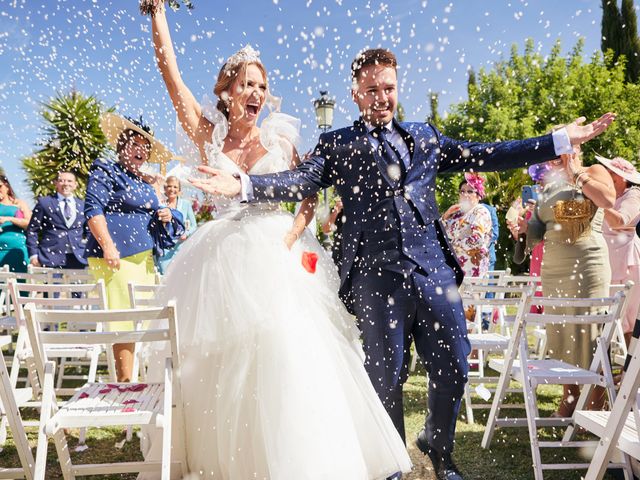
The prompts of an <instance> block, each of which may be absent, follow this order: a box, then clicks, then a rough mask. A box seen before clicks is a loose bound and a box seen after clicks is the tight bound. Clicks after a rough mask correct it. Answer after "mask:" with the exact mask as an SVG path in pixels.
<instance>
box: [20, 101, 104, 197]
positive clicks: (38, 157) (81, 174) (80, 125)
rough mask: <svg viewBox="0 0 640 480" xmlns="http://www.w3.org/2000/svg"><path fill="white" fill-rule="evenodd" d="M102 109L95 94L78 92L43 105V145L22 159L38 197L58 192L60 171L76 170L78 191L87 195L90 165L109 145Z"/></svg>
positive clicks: (32, 189) (28, 178)
mask: <svg viewBox="0 0 640 480" xmlns="http://www.w3.org/2000/svg"><path fill="white" fill-rule="evenodd" d="M101 111H102V107H101V105H100V103H99V102H98V100H97V99H96V98H95V97H93V96H88V97H87V96H84V95H83V94H81V93H80V92H77V91H73V92H71V93H70V94H58V95H57V96H56V97H54V98H52V99H51V100H50V101H49V102H48V103H46V104H44V105H43V110H42V118H43V120H44V125H43V127H42V130H43V137H44V138H43V140H42V141H41V142H40V145H41V147H40V148H39V149H38V150H37V151H36V152H34V153H33V154H32V155H31V156H29V157H27V158H24V159H23V160H22V166H23V168H24V170H25V171H26V173H27V181H28V183H29V185H30V187H31V191H32V192H33V195H34V196H35V197H37V196H41V195H49V194H51V193H53V192H54V191H55V187H54V181H55V179H56V177H57V176H58V172H59V171H69V172H73V173H74V174H75V175H76V177H77V178H78V191H77V193H78V195H81V196H83V195H84V192H85V189H86V182H87V177H88V175H89V167H90V166H91V164H92V163H93V161H94V160H95V159H96V158H98V157H100V156H101V155H102V154H103V153H104V151H105V149H106V148H107V143H106V139H105V136H104V133H103V132H102V129H101V128H100V114H101Z"/></svg>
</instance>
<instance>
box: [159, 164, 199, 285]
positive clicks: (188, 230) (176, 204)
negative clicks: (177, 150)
mask: <svg viewBox="0 0 640 480" xmlns="http://www.w3.org/2000/svg"><path fill="white" fill-rule="evenodd" d="M181 193H182V189H181V188H180V181H179V180H178V178H177V177H173V176H171V177H167V180H166V182H165V184H164V194H165V198H166V202H165V204H166V206H167V207H169V208H171V209H174V210H178V211H179V212H180V213H182V218H183V219H184V228H185V233H184V235H183V236H182V237H180V241H179V242H178V243H177V244H176V246H175V247H173V248H171V249H167V250H165V251H164V255H163V256H161V257H158V256H157V257H156V267H157V268H158V271H159V272H160V273H161V274H163V275H164V273H165V272H166V271H167V268H168V267H169V263H170V262H171V260H172V259H173V256H174V255H175V254H176V252H177V251H178V249H179V248H180V245H181V244H182V242H184V241H185V240H186V239H187V237H189V235H191V234H192V233H193V232H195V231H196V216H195V214H194V213H193V207H192V206H191V202H190V201H189V200H185V199H183V198H180V194H181Z"/></svg>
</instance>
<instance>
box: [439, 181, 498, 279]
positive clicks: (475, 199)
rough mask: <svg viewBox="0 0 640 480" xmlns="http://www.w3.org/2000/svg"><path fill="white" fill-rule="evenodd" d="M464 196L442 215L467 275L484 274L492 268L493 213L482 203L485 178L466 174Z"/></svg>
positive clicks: (460, 189)
mask: <svg viewBox="0 0 640 480" xmlns="http://www.w3.org/2000/svg"><path fill="white" fill-rule="evenodd" d="M459 192H460V197H459V201H458V203H457V204H456V205H453V206H451V207H450V208H449V209H448V210H447V211H446V212H445V213H444V215H443V216H442V220H443V222H444V226H445V230H446V232H447V236H448V237H449V241H450V242H451V245H452V246H453V250H454V252H455V254H456V256H457V257H458V261H459V262H460V266H461V267H462V269H463V270H464V273H465V275H466V276H469V277H481V276H484V275H486V273H487V272H488V271H489V246H490V244H491V229H492V224H491V214H490V213H489V211H488V210H487V209H486V208H485V207H484V206H483V205H481V204H480V200H482V199H483V198H484V179H483V178H482V177H481V176H480V175H478V174H474V173H465V175H464V180H463V181H462V182H461V183H460V187H459Z"/></svg>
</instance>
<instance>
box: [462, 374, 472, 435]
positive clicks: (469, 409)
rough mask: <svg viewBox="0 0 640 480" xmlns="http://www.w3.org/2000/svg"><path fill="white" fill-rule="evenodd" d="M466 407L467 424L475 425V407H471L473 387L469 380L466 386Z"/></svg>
mask: <svg viewBox="0 0 640 480" xmlns="http://www.w3.org/2000/svg"><path fill="white" fill-rule="evenodd" d="M464 406H465V409H466V411H467V423H468V424H469V425H472V424H473V423H474V420H473V407H472V405H471V387H470V386H469V380H467V383H466V384H465V386H464Z"/></svg>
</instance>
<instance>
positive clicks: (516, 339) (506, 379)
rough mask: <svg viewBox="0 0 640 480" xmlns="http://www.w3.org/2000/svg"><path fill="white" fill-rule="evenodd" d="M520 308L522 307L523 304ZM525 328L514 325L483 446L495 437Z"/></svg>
mask: <svg viewBox="0 0 640 480" xmlns="http://www.w3.org/2000/svg"><path fill="white" fill-rule="evenodd" d="M520 308H522V306H521V307H520ZM520 313H521V312H520V311H519V312H518V314H520ZM523 330H524V328H523V326H522V324H521V323H520V322H517V323H516V325H515V327H514V331H513V336H512V337H511V341H510V342H509V348H507V352H506V353H505V356H504V358H505V362H504V365H503V370H502V373H501V374H500V379H499V380H498V386H497V387H496V391H495V394H494V397H493V402H492V403H491V410H490V412H489V418H488V419H487V425H486V427H485V429H484V435H483V436H482V443H481V445H482V448H489V445H491V440H492V439H493V434H494V432H495V430H496V421H497V420H498V419H499V418H500V409H501V408H502V403H503V402H504V398H505V396H506V395H507V390H508V389H509V384H510V383H511V370H512V368H513V362H514V361H515V358H516V352H518V344H519V343H520V338H521V337H522V335H523Z"/></svg>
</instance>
